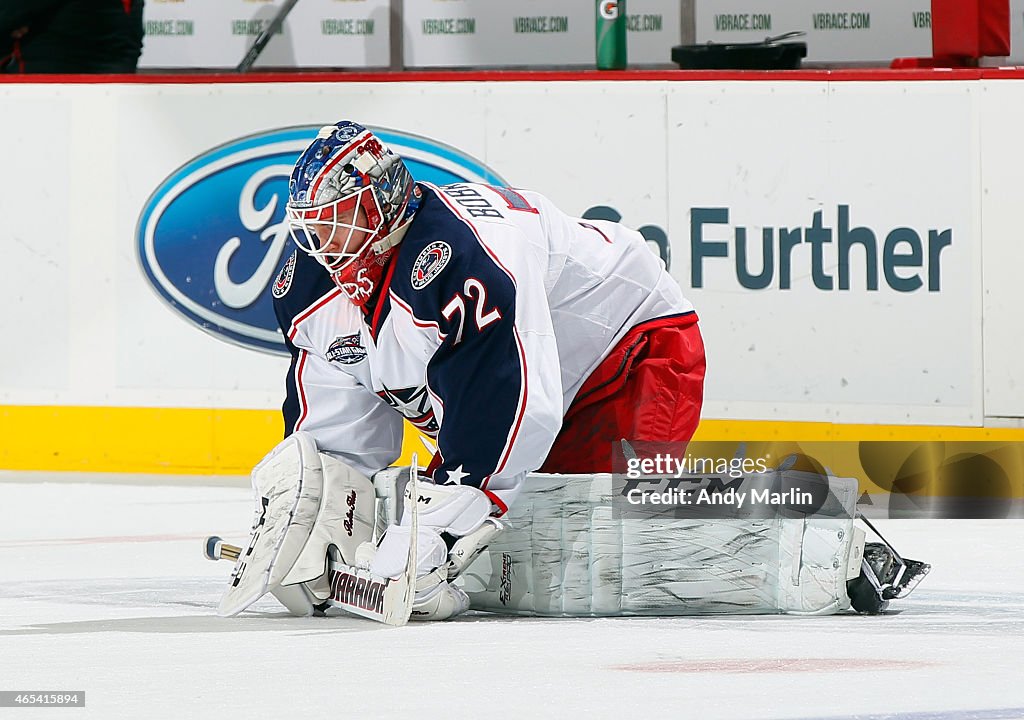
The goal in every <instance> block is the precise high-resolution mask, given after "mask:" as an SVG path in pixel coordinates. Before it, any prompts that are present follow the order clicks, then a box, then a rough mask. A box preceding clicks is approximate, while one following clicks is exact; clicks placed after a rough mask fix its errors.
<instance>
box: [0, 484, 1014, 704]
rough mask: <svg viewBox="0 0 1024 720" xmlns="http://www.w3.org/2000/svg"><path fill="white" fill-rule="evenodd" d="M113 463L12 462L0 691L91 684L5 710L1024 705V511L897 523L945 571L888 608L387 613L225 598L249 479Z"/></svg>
mask: <svg viewBox="0 0 1024 720" xmlns="http://www.w3.org/2000/svg"><path fill="white" fill-rule="evenodd" d="M54 479H59V480H61V481H60V482H50V480H54ZM95 479H96V478H93V477H91V476H73V475H71V476H62V477H59V478H55V477H53V476H37V475H33V474H15V473H6V474H3V475H0V690H84V691H85V692H86V707H85V708H79V709H71V708H62V709H42V708H34V709H32V710H28V709H0V718H6V717H15V718H20V717H31V718H34V719H37V720H38V719H39V718H47V717H56V718H61V719H62V720H71V719H73V718H85V717H88V718H175V719H182V718H184V719H187V720H197V719H199V718H219V719H222V720H228V719H231V718H255V719H259V718H285V717H301V718H335V717H342V718H353V717H370V718H392V717H395V718H404V719H406V720H422V719H427V718H444V719H445V720H457V719H459V718H466V717H480V718H517V719H518V720H527V719H530V718H617V719H621V718H629V719H631V720H641V719H646V718H651V719H655V718H657V719H659V720H660V719H661V718H702V719H705V718H707V719H711V718H801V719H803V718H907V719H912V720H995V719H997V718H1024V562H1022V560H1021V549H1022V547H1024V521H1020V520H1002V521H965V520H899V521H880V522H879V523H877V524H878V525H879V529H880V530H881V531H882V532H884V533H886V535H887V537H888V538H889V540H890V541H892V542H893V544H894V545H895V546H896V547H897V548H898V549H899V550H900V552H901V553H903V554H905V555H906V556H907V557H912V558H916V559H920V560H925V561H928V562H931V563H932V565H933V568H934V569H933V571H932V573H931V575H930V576H929V577H927V578H926V579H925V580H924V582H923V583H922V584H921V586H920V587H919V588H918V589H917V590H916V591H915V592H914V594H913V595H911V596H910V597H909V598H907V599H906V600H903V601H897V602H894V603H893V605H892V609H893V610H898V611H899V612H896V613H893V614H890V615H886V616H883V617H863V616H857V615H844V616H833V617H825V618H799V617H787V616H762V617H702V618H693V617H690V618H664V619H663V618H645V619H599V620H588V619H579V620H564V619H509V618H499V617H493V616H487V615H483V614H475V615H470V616H466V617H463V618H460V619H458V620H455V621H451V622H447V623H435V624H413V625H410V626H407V627H404V628H386V627H382V626H379V625H376V624H374V623H372V622H369V621H365V620H360V619H355V618H352V619H349V618H339V617H333V618H292V617H290V616H288V615H286V614H285V613H284V612H283V609H282V608H280V606H278V605H277V603H276V601H274V600H273V598H269V599H264V600H261V601H260V602H259V603H257V604H256V605H255V606H254V608H253V609H254V612H248V613H246V614H245V615H243V616H242V617H239V618H232V619H225V618H219V617H216V615H215V608H216V606H217V602H218V600H219V598H220V594H221V591H222V588H223V586H224V583H225V581H226V578H227V576H228V573H229V572H230V569H231V566H230V564H229V563H226V562H221V563H212V562H209V561H207V560H205V559H204V558H203V556H202V541H203V539H204V538H205V537H206V536H207V535H211V534H217V535H221V536H222V537H224V539H225V540H228V541H229V542H235V543H242V542H243V541H244V540H245V537H246V535H247V534H248V524H249V520H250V513H251V506H252V501H251V498H250V491H249V489H248V488H247V487H245V486H244V482H245V481H244V480H242V481H240V482H237V483H235V484H234V485H233V486H232V485H231V484H224V485H222V486H214V487H210V486H206V485H204V484H203V479H201V478H200V479H198V480H192V481H189V482H186V481H185V480H186V479H177V478H159V477H158V478H154V477H122V478H119V479H118V480H119V481H118V482H102V483H98V482H94V480H95ZM84 481H89V482H84Z"/></svg>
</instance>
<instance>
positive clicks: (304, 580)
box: [217, 432, 375, 616]
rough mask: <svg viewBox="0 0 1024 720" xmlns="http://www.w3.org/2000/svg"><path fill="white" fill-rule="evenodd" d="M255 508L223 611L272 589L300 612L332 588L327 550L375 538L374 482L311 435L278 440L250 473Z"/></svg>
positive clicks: (348, 549) (347, 551)
mask: <svg viewBox="0 0 1024 720" xmlns="http://www.w3.org/2000/svg"><path fill="white" fill-rule="evenodd" d="M252 485H253V490H254V492H255V496H256V512H255V516H254V519H253V526H252V533H251V535H250V537H249V542H248V544H247V545H246V547H245V549H244V550H243V551H242V553H241V554H240V555H239V558H238V561H237V562H236V564H235V568H234V571H233V572H232V573H231V582H230V584H229V586H228V589H227V591H226V592H225V593H224V596H223V598H222V599H221V602H220V605H219V607H218V610H217V612H218V614H219V615H222V616H232V615H237V614H238V613H240V612H242V611H243V610H245V609H246V608H247V607H249V606H250V605H252V604H253V603H254V602H256V601H257V600H258V599H259V598H261V597H262V596H263V595H264V594H266V593H268V592H271V593H273V594H274V595H275V597H277V599H278V600H279V601H280V602H281V603H282V604H283V605H284V606H285V607H287V608H288V610H289V611H290V612H291V613H293V614H295V615H309V614H312V612H313V606H314V604H318V603H319V602H321V601H323V600H325V599H326V598H327V597H328V595H329V594H330V582H329V581H328V548H329V547H330V546H331V545H334V546H336V547H337V548H338V550H339V551H340V553H341V554H342V557H355V549H356V547H358V545H359V544H360V543H362V542H364V541H366V540H369V539H371V538H372V533H373V523H374V506H375V501H374V496H373V486H372V484H371V483H370V481H369V479H368V478H366V477H365V476H363V475H361V474H360V473H359V472H357V471H356V470H353V469H352V468H350V467H348V466H347V465H346V464H345V463H343V462H341V461H340V460H337V459H335V458H333V457H330V456H327V455H322V454H320V453H319V452H318V451H317V447H316V443H315V441H314V440H313V438H312V437H311V436H310V435H308V434H307V433H303V432H296V433H293V434H292V435H289V436H288V437H287V438H286V439H285V440H283V441H282V442H281V443H279V444H278V445H277V446H276V447H275V448H274V449H273V450H271V451H270V452H269V453H268V454H267V456H266V457H265V458H264V459H263V460H261V461H260V463H259V464H258V465H256V467H255V468H253V471H252Z"/></svg>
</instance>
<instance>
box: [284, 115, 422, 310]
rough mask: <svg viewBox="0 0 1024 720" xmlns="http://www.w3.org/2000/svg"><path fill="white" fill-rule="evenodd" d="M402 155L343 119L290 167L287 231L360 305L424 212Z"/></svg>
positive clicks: (322, 129) (323, 131) (323, 132)
mask: <svg viewBox="0 0 1024 720" xmlns="http://www.w3.org/2000/svg"><path fill="white" fill-rule="evenodd" d="M419 199H420V190H419V188H417V187H416V184H415V182H414V181H413V179H412V175H410V174H409V170H408V169H407V168H406V167H405V163H403V162H402V158H400V157H399V156H398V155H396V154H395V153H393V152H392V151H391V150H390V149H388V147H387V146H386V145H384V144H383V143H382V142H381V141H380V140H379V139H378V138H377V137H376V136H375V135H374V134H373V133H372V132H370V131H369V130H367V129H366V128H364V127H362V126H361V125H357V124H356V123H353V122H348V121H341V122H339V123H337V124H335V125H328V126H326V127H324V128H321V130H320V132H319V133H318V134H317V136H316V139H315V140H314V141H313V142H312V143H311V144H310V145H309V147H307V148H306V149H305V150H304V151H303V153H302V155H301V156H299V159H298V161H297V162H296V163H295V167H294V169H293V170H292V174H291V179H290V180H289V183H288V206H287V209H286V212H287V218H288V227H289V230H290V231H291V235H292V239H293V240H294V241H295V244H296V245H298V247H299V248H300V249H302V250H303V251H304V252H306V253H308V254H310V255H312V256H313V257H314V258H316V259H317V260H319V261H320V263H321V264H322V265H323V266H324V267H326V268H327V270H328V271H329V272H330V273H331V277H332V278H333V280H334V282H335V284H336V285H337V286H338V287H339V288H341V290H342V291H343V292H344V293H345V294H346V295H348V297H349V298H350V299H351V300H352V301H353V302H354V303H356V304H357V305H363V304H365V303H366V301H367V300H369V299H370V297H371V296H372V295H373V291H374V289H375V288H376V287H377V285H378V284H379V283H380V279H381V276H382V275H383V273H384V268H385V266H386V265H387V262H388V260H389V259H390V257H391V256H392V255H393V254H394V249H395V246H396V245H398V243H399V242H400V241H401V239H402V236H403V235H404V234H405V233H404V228H405V226H406V225H407V224H408V223H409V221H410V220H412V218H413V216H414V215H415V213H416V209H417V208H418V207H419Z"/></svg>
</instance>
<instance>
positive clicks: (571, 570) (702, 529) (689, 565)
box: [374, 471, 864, 617]
mask: <svg viewBox="0 0 1024 720" xmlns="http://www.w3.org/2000/svg"><path fill="white" fill-rule="evenodd" d="M785 472H786V473H787V478H789V479H792V478H793V477H795V476H798V475H799V474H800V473H798V472H796V471H785ZM396 480H398V481H400V480H401V476H400V475H399V476H396V477H394V478H392V477H390V476H389V477H387V478H386V479H384V478H381V476H380V474H378V475H377V476H375V477H374V483H375V486H376V488H377V493H378V496H379V497H380V499H381V502H380V503H379V505H378V513H379V514H380V515H382V516H383V517H382V518H380V519H381V520H382V521H384V522H388V521H390V520H391V518H393V517H395V515H391V512H395V511H398V512H400V510H401V508H400V507H399V506H397V503H396V502H395V501H396V500H397V499H399V498H400V497H401V494H400V490H399V491H397V492H396V489H394V488H393V487H389V486H390V485H392V484H393V483H394V482H395V481H396ZM829 486H830V488H831V491H832V493H833V496H834V502H832V501H830V502H831V503H832V511H831V512H829V513H815V514H811V515H804V514H800V513H795V512H788V511H786V512H780V513H772V514H770V515H768V516H766V517H764V518H759V519H742V520H741V519H709V518H695V519H673V518H665V519H654V518H630V517H617V516H616V515H617V514H616V513H615V512H613V507H612V493H613V481H612V476H611V475H606V474H599V475H547V474H541V473H537V474H532V475H530V476H528V477H527V479H526V482H525V484H524V487H523V490H522V493H521V494H520V496H519V498H518V499H517V501H516V503H515V504H514V505H513V506H512V508H511V509H510V511H509V513H508V514H507V515H505V516H504V517H503V518H502V521H503V523H504V524H505V526H506V528H505V530H504V531H503V532H501V533H498V534H497V535H496V536H495V537H494V538H492V539H491V540H490V544H489V547H488V548H487V549H486V550H485V551H484V552H483V553H482V554H481V556H480V557H479V558H477V559H476V560H475V561H474V562H472V563H471V564H470V565H469V567H468V569H467V570H465V571H464V572H463V573H462V574H461V578H460V582H461V583H462V588H463V590H465V592H466V593H467V594H468V595H469V598H470V601H471V608H472V609H475V610H485V611H489V612H496V613H505V614H517V615H552V616H577V617H593V616H615V615H703V614H764V613H792V614H813V615H819V614H820V615H824V614H831V613H835V612H838V611H841V610H845V609H848V608H849V607H850V601H849V598H848V597H847V594H846V581H847V579H849V578H850V577H855V576H856V574H857V572H858V571H859V569H860V566H861V554H862V553H863V547H864V533H863V531H861V530H860V529H859V528H855V527H854V517H855V506H856V499H857V481H856V480H854V479H850V478H836V477H830V478H829ZM851 573H853V574H852V575H851Z"/></svg>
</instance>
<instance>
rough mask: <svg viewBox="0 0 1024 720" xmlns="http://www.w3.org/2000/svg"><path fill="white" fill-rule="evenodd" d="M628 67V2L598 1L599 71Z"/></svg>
mask: <svg viewBox="0 0 1024 720" xmlns="http://www.w3.org/2000/svg"><path fill="white" fill-rule="evenodd" d="M625 67H626V0H597V69H598V70H622V69H623V68H625Z"/></svg>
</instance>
